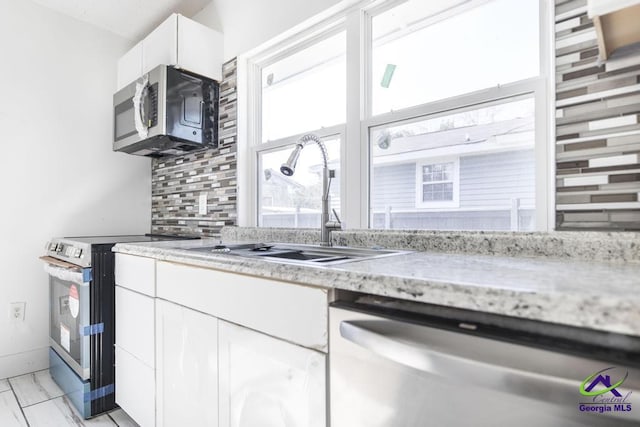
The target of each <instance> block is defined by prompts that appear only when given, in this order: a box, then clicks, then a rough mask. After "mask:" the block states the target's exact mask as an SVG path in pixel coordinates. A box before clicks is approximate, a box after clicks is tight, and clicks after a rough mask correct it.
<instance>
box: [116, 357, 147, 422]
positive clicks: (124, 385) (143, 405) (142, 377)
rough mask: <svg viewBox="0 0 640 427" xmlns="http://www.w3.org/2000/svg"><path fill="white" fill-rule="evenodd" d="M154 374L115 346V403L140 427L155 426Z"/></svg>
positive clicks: (140, 362)
mask: <svg viewBox="0 0 640 427" xmlns="http://www.w3.org/2000/svg"><path fill="white" fill-rule="evenodd" d="M155 391H156V390H155V372H154V370H153V368H151V367H149V366H147V365H145V364H144V363H143V362H142V361H141V360H140V359H138V358H137V357H135V356H133V355H132V354H131V353H129V352H128V351H126V350H123V349H122V348H120V347H118V346H117V345H116V403H117V404H118V405H120V407H121V408H122V409H124V410H125V411H126V412H127V414H129V416H131V418H133V419H134V420H135V421H136V422H137V423H138V424H140V426H141V427H152V426H154V425H155V411H156V406H155V405H156V401H155Z"/></svg>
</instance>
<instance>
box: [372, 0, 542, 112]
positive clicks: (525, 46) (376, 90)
mask: <svg viewBox="0 0 640 427" xmlns="http://www.w3.org/2000/svg"><path fill="white" fill-rule="evenodd" d="M444 3H447V4H449V5H450V6H453V5H455V4H456V3H458V4H460V3H467V2H461V1H459V0H448V1H446V2H444ZM538 33H539V30H538V0H494V1H491V2H489V3H484V4H481V5H479V6H476V7H473V8H469V6H468V5H460V6H458V7H457V9H456V8H452V7H449V9H448V10H444V11H443V2H431V1H425V0H410V1H408V2H406V3H402V4H401V5H399V6H397V7H395V8H393V9H390V10H388V11H386V12H384V13H382V14H380V15H377V16H375V17H374V18H373V21H372V38H373V40H372V44H373V52H372V82H371V84H372V96H373V105H372V111H373V114H380V113H384V112H388V111H391V110H398V109H400V108H406V107H410V106H413V105H418V104H423V103H426V102H430V101H436V100H439V99H444V98H448V97H451V96H455V95H461V94H464V93H468V92H473V91H476V90H480V89H485V88H489V87H494V86H496V85H498V84H505V83H510V82H515V81H518V80H522V79H525V78H529V77H534V76H537V75H538V74H539V42H538Z"/></svg>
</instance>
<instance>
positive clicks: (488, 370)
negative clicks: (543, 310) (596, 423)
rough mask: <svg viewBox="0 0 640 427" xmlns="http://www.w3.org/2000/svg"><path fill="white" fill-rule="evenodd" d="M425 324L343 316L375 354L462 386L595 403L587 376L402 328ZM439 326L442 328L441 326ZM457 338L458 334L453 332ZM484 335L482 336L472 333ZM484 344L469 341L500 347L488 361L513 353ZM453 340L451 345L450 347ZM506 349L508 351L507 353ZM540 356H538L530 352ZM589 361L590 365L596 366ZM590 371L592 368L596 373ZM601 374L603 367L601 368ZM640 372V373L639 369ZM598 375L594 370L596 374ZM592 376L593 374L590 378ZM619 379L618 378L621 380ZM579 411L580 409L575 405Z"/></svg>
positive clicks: (348, 333) (349, 332) (637, 416)
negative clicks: (468, 349) (473, 351)
mask: <svg viewBox="0 0 640 427" xmlns="http://www.w3.org/2000/svg"><path fill="white" fill-rule="evenodd" d="M413 327H417V328H425V329H426V330H434V329H435V328H430V327H428V326H416V325H413V324H407V323H404V322H398V321H395V320H389V319H376V320H373V321H370V320H369V321H367V320H362V321H355V320H354V321H342V322H340V335H341V336H342V337H343V338H344V339H346V340H348V341H351V342H352V343H354V344H357V345H358V346H360V347H363V348H365V349H367V350H369V351H371V352H372V353H375V354H377V355H379V356H382V357H384V358H386V359H390V360H392V361H394V362H397V363H399V364H402V365H404V366H408V367H410V368H413V369H417V370H419V371H422V372H427V373H429V374H433V375H436V376H440V377H444V378H447V379H448V380H449V381H451V382H454V383H457V384H459V385H460V386H461V387H464V386H466V385H475V386H478V387H481V388H485V389H492V390H497V391H501V392H506V393H508V394H511V395H517V396H522V397H526V398H530V399H535V400H539V401H544V402H551V403H554V404H560V405H569V406H571V407H575V406H576V405H577V404H578V403H580V402H590V401H592V400H593V397H590V396H586V395H581V393H580V389H581V388H582V389H584V387H585V383H587V380H588V379H590V378H587V380H585V381H584V382H583V383H582V384H581V382H580V380H575V379H570V378H565V377H562V376H555V375H550V374H549V373H543V372H536V371H535V370H534V369H527V367H526V364H527V361H526V360H515V361H514V360H509V362H510V366H502V365H501V364H499V363H491V362H488V361H487V358H486V357H485V358H484V360H476V359H472V358H469V357H465V356H463V355H458V354H456V347H459V345H460V341H458V342H457V343H455V342H453V341H455V339H452V340H451V341H452V342H451V343H449V342H448V341H447V340H443V339H438V340H433V341H437V343H436V344H435V345H432V346H429V342H428V340H425V341H422V340H419V341H416V342H412V340H411V338H412V334H411V333H408V332H407V333H402V332H400V333H398V331H402V328H413ZM437 330H438V331H442V330H440V329H437ZM449 333H451V334H452V335H454V336H455V335H462V334H460V333H456V332H449ZM453 338H454V337H453ZM469 338H479V337H469ZM482 339H483V340H486V342H485V343H479V342H476V343H474V342H473V341H472V340H470V342H469V344H468V345H478V346H482V347H483V350H484V351H485V353H489V354H490V352H492V351H495V352H496V354H495V356H493V355H491V356H490V357H489V360H495V361H500V360H503V361H504V360H505V359H508V358H509V356H510V355H509V354H508V352H499V350H493V348H492V347H491V342H492V341H494V340H490V339H486V338H482ZM447 345H449V346H450V347H451V348H447ZM505 353H506V354H505ZM531 357H535V356H531ZM582 360H584V359H581V358H579V357H575V363H581V361H582ZM590 365H591V364H588V366H585V367H586V368H587V369H593V372H595V371H597V370H598V368H593V367H592V366H590ZM597 366H598V367H599V369H602V368H607V365H606V363H603V364H602V365H600V364H597ZM628 371H629V381H628V382H629V383H631V378H632V372H631V371H632V370H631V369H629V370H628ZM593 372H592V371H589V373H593ZM596 374H598V372H596ZM635 374H640V372H637V371H636V372H635ZM594 377H595V375H594ZM591 379H592V378H591ZM616 380H617V379H616ZM634 383H635V384H627V383H625V384H624V385H623V386H620V388H621V389H624V393H623V395H624V394H626V393H627V392H628V391H629V390H631V394H632V395H635V394H640V390H638V389H639V388H640V387H635V389H632V387H633V386H634V385H637V382H636V381H634ZM576 410H577V409H576ZM598 415H603V416H611V417H617V416H624V417H623V418H625V419H633V420H636V421H638V420H640V411H633V412H617V411H611V412H604V413H602V414H598Z"/></svg>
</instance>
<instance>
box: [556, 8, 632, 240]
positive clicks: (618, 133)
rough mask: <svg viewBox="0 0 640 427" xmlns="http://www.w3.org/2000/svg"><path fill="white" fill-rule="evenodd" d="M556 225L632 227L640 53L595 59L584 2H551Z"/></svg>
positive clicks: (595, 42) (569, 227) (593, 35)
mask: <svg viewBox="0 0 640 427" xmlns="http://www.w3.org/2000/svg"><path fill="white" fill-rule="evenodd" d="M555 19H556V24H555V42H556V47H555V48H556V131H557V137H556V138H557V139H556V166H557V171H556V184H557V194H556V203H557V206H556V211H557V212H556V226H557V228H558V229H596V230H597V229H606V230H614V229H619V230H638V229H640V201H639V199H638V192H640V49H635V51H634V50H633V49H631V50H629V51H627V52H619V53H618V54H616V53H614V54H613V55H612V57H611V58H610V59H608V60H607V61H605V62H602V63H601V62H600V61H599V60H598V47H597V41H596V31H595V28H594V26H593V22H592V21H591V20H590V19H589V18H588V16H587V0H570V1H567V0H556V11H555Z"/></svg>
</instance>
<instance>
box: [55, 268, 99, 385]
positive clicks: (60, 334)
mask: <svg viewBox="0 0 640 427" xmlns="http://www.w3.org/2000/svg"><path fill="white" fill-rule="evenodd" d="M55 268H56V267H52V269H53V270H54V272H51V271H50V273H49V286H50V300H49V303H50V310H49V311H50V326H49V334H50V335H49V336H50V342H51V346H52V347H53V349H54V350H55V351H56V353H58V355H59V356H60V357H61V358H62V359H64V361H65V362H67V364H68V365H69V366H71V368H72V369H73V370H74V371H75V372H76V373H77V374H78V375H79V376H80V377H81V378H82V379H85V380H86V379H89V376H90V373H89V371H90V367H91V365H90V363H91V362H90V353H89V341H90V335H89V334H88V333H87V331H88V330H90V328H89V325H90V318H89V315H90V313H89V310H90V308H89V298H90V289H89V283H82V281H81V280H69V279H65V278H62V277H58V276H59V275H58V274H56V273H55ZM61 270H64V269H61Z"/></svg>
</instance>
